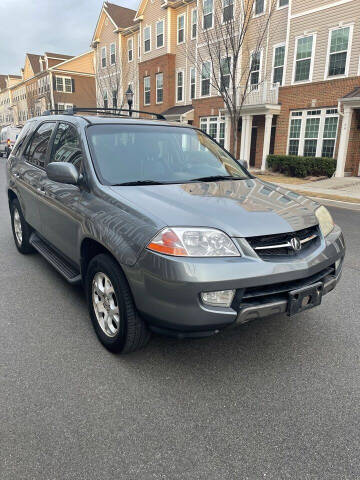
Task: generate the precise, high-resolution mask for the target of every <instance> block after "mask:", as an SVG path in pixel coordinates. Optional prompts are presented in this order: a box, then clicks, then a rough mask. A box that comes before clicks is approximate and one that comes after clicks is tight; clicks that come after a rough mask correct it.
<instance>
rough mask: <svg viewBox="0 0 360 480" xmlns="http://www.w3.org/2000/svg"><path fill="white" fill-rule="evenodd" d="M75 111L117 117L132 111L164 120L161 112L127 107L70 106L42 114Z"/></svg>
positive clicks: (69, 113) (129, 114)
mask: <svg viewBox="0 0 360 480" xmlns="http://www.w3.org/2000/svg"><path fill="white" fill-rule="evenodd" d="M122 112H124V113H122ZM125 112H126V113H125ZM75 113H98V114H106V113H108V114H111V115H115V116H117V117H131V116H132V114H133V113H140V114H143V115H152V116H154V117H155V118H156V119H157V120H166V118H165V117H164V115H161V113H153V112H145V111H144V110H132V109H131V110H130V109H129V108H101V107H100V108H97V107H83V108H82V107H72V108H67V109H66V110H56V109H54V110H45V112H44V113H43V115H51V114H54V115H75Z"/></svg>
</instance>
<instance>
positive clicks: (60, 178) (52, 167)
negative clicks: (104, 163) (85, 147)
mask: <svg viewBox="0 0 360 480" xmlns="http://www.w3.org/2000/svg"><path fill="white" fill-rule="evenodd" d="M46 174H47V176H48V177H49V179H50V180H53V181H54V182H58V183H67V184H69V185H78V184H79V182H80V178H81V176H80V174H79V172H78V171H77V170H76V167H75V166H74V165H73V164H72V163H67V162H52V163H49V164H48V166H47V167H46Z"/></svg>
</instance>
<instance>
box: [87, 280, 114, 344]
mask: <svg viewBox="0 0 360 480" xmlns="http://www.w3.org/2000/svg"><path fill="white" fill-rule="evenodd" d="M92 302H93V308H94V312H95V315H96V319H97V321H98V323H99V326H100V328H101V330H102V331H103V332H104V333H105V335H107V336H108V337H115V335H116V334H117V333H118V332H119V329H120V313H119V305H118V301H117V298H116V295H115V290H114V287H113V285H112V283H111V280H110V278H109V277H108V276H107V275H105V273H102V272H98V273H96V274H95V276H94V279H93V282H92Z"/></svg>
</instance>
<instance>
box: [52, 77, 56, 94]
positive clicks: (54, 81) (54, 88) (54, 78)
mask: <svg viewBox="0 0 360 480" xmlns="http://www.w3.org/2000/svg"><path fill="white" fill-rule="evenodd" d="M52 80H53V90H54V92H56V77H52Z"/></svg>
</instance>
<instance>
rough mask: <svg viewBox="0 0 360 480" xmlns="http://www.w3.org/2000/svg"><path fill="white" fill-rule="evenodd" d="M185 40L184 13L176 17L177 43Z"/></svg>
mask: <svg viewBox="0 0 360 480" xmlns="http://www.w3.org/2000/svg"><path fill="white" fill-rule="evenodd" d="M184 42H185V13H183V14H182V15H179V16H178V17H177V43H178V44H179V43H184Z"/></svg>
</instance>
